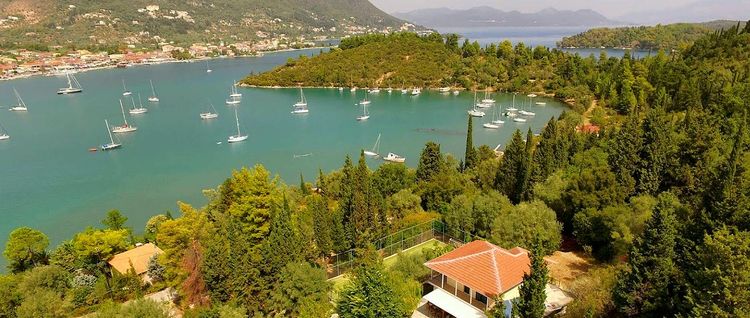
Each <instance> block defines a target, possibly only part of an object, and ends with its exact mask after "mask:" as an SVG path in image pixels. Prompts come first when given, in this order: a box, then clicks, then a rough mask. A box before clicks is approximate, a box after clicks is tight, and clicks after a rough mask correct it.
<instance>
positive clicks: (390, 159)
mask: <svg viewBox="0 0 750 318" xmlns="http://www.w3.org/2000/svg"><path fill="white" fill-rule="evenodd" d="M383 160H385V161H388V162H395V163H404V162H405V161H406V157H402V156H399V155H397V154H395V153H392V152H389V153H388V155H386V156H385V157H383Z"/></svg>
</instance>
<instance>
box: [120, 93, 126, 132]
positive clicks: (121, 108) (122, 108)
mask: <svg viewBox="0 0 750 318" xmlns="http://www.w3.org/2000/svg"><path fill="white" fill-rule="evenodd" d="M120 111H121V112H122V120H123V121H124V122H125V126H127V125H128V119H127V118H125V107H123V106H122V99H120Z"/></svg>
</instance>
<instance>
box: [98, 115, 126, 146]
mask: <svg viewBox="0 0 750 318" xmlns="http://www.w3.org/2000/svg"><path fill="white" fill-rule="evenodd" d="M104 124H105V125H107V133H108V134H109V143H108V144H103V145H102V150H113V149H117V148H120V146H122V144H118V143H115V139H114V138H113V137H112V132H111V131H110V130H109V122H108V121H107V120H106V119H105V120H104ZM94 150H96V148H94Z"/></svg>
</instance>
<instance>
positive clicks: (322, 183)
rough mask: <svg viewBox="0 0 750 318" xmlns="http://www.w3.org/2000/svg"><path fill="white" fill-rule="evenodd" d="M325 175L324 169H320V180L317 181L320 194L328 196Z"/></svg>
mask: <svg viewBox="0 0 750 318" xmlns="http://www.w3.org/2000/svg"><path fill="white" fill-rule="evenodd" d="M325 178H326V177H325V175H324V174H323V169H318V180H317V187H318V192H319V193H320V194H322V195H326V179H325Z"/></svg>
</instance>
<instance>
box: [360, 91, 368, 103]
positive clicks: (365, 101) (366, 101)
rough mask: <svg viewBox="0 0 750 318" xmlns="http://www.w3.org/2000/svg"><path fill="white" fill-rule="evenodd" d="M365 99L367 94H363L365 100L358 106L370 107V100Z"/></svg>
mask: <svg viewBox="0 0 750 318" xmlns="http://www.w3.org/2000/svg"><path fill="white" fill-rule="evenodd" d="M367 97H368V92H365V99H363V100H362V101H360V102H359V104H360V105H362V106H365V105H370V100H369V99H368V98H367Z"/></svg>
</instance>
